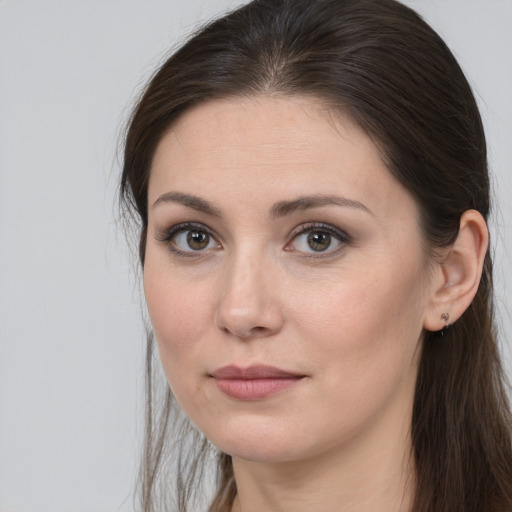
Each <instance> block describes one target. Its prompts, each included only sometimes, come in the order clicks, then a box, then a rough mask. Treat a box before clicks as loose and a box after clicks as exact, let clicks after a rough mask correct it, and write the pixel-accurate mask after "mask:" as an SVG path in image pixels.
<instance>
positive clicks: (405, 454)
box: [232, 420, 414, 512]
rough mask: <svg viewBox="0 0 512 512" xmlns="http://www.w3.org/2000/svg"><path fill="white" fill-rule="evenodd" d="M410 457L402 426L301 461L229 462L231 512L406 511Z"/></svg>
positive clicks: (411, 480) (411, 484)
mask: <svg viewBox="0 0 512 512" xmlns="http://www.w3.org/2000/svg"><path fill="white" fill-rule="evenodd" d="M403 424H407V425H410V420H409V421H407V422H404V423H403ZM395 425H396V424H395ZM381 427H382V425H381ZM393 433H394V435H393ZM411 453H412V443H411V439H410V432H409V428H408V427H407V428H404V429H403V431H401V432H399V431H397V430H396V429H392V430H391V431H390V430H389V429H386V428H384V429H383V428H379V429H377V431H376V432H373V433H363V434H361V435H360V436H357V438H354V439H352V440H351V442H350V443H347V444H345V445H344V446H343V448H342V449H339V450H329V451H328V453H327V454H325V453H324V454H322V455H321V456H320V455H319V456H316V457H311V458H309V459H306V460H301V461H289V462H279V463H268V462H253V461H247V460H243V459H238V458H236V457H233V468H234V472H235V479H236V483H237V489H238V495H237V498H236V500H235V503H234V506H233V509H232V512H260V511H261V510H266V511H268V512H289V511H290V510H293V511H294V512H306V511H308V512H311V511H317V510H322V512H340V511H341V512H363V511H364V512H410V510H411V507H412V498H413V492H414V464H413V462H412V460H413V458H412V455H411Z"/></svg>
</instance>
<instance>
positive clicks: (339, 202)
mask: <svg viewBox="0 0 512 512" xmlns="http://www.w3.org/2000/svg"><path fill="white" fill-rule="evenodd" d="M165 203H178V204H182V205H183V206H186V207H187V208H192V209H193V210H197V211H200V212H203V213H206V214H207V215H213V216H214V217H222V210H221V209H220V208H219V207H217V206H215V205H214V204H213V203H210V202H209V201H206V200H205V199H202V198H200V197H197V196H194V195H192V194H184V193H182V192H167V193H165V194H162V195H161V196H160V197H159V198H158V199H157V200H156V201H155V202H154V203H153V208H156V207H157V206H159V205H160V204H165ZM321 206H342V207H348V208H356V209H358V210H362V211H365V212H367V213H370V214H372V215H373V213H372V212H371V210H370V209H369V208H368V207H367V206H365V205H364V204H363V203H361V202H359V201H355V200H354V199H348V198H346V197H341V196H319V195H313V196H303V197H299V198H297V199H293V200H292V201H279V202H278V203H276V204H274V205H273V206H272V208H271V209H270V213H269V217H270V219H272V220H275V219H278V218H281V217H286V216H287V215H291V214H292V213H295V212H298V211H305V210H310V209H312V208H319V207H321Z"/></svg>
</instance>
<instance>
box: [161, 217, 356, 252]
mask: <svg viewBox="0 0 512 512" xmlns="http://www.w3.org/2000/svg"><path fill="white" fill-rule="evenodd" d="M187 231H201V232H204V233H206V234H207V235H208V236H210V237H211V239H212V240H213V241H214V242H215V243H216V244H217V245H218V246H219V247H221V244H220V243H219V242H218V241H217V236H216V235H215V234H212V232H211V229H210V228H208V227H207V226H205V225H204V224H201V223H191V222H185V223H180V224H176V225H175V226H172V227H171V228H170V229H167V230H165V231H164V232H162V233H161V234H159V235H157V236H156V237H155V238H156V240H157V241H159V242H163V243H165V244H167V246H168V247H169V250H170V251H171V252H172V253H173V254H175V255H176V256H178V257H184V258H199V257H201V256H204V255H205V253H206V251H201V250H198V251H194V250H193V249H191V250H190V251H182V250H180V249H178V248H177V247H176V245H175V244H174V243H173V239H174V238H175V237H176V236H177V235H179V234H181V233H186V232H187ZM312 232H321V233H328V234H329V235H331V236H332V237H333V238H334V239H335V240H337V241H338V242H339V244H340V245H339V247H337V248H334V249H327V250H325V251H318V252H317V253H315V252H314V251H313V252H311V253H309V252H306V251H296V252H298V253H300V254H301V256H302V257H304V258H308V259H319V258H328V257H330V256H333V255H336V254H338V253H339V252H340V251H341V250H343V248H344V247H345V246H346V245H348V244H350V243H351V242H352V238H351V237H350V236H349V235H348V234H347V233H346V232H344V231H342V230H340V229H338V228H336V227H334V226H332V225H330V224H325V223H323V222H309V223H306V224H301V225H300V226H298V227H297V228H295V229H294V230H293V231H292V232H291V234H290V237H291V239H290V241H289V242H288V243H287V244H286V246H285V250H286V251H290V252H291V251H293V250H294V249H288V248H287V247H288V246H289V245H290V244H292V243H293V242H294V241H296V240H297V239H298V238H299V237H301V236H302V235H305V234H306V233H312Z"/></svg>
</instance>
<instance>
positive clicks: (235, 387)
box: [215, 377, 302, 400]
mask: <svg viewBox="0 0 512 512" xmlns="http://www.w3.org/2000/svg"><path fill="white" fill-rule="evenodd" d="M300 380H302V377H270V378H264V379H218V378H216V379H215V384H217V387H218V388H219V389H220V390H221V391H222V392H223V393H224V394H226V395H228V396H229V397H231V398H236V399H237V400H262V399H264V398H268V397H271V396H273V395H277V394H278V393H280V392H281V391H284V390H286V389H288V388H290V387H292V386H293V385H294V384H297V383H298V382H299V381H300Z"/></svg>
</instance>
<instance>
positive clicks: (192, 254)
mask: <svg viewBox="0 0 512 512" xmlns="http://www.w3.org/2000/svg"><path fill="white" fill-rule="evenodd" d="M187 231H202V232H204V233H206V234H207V235H209V236H210V238H211V239H212V240H214V241H215V242H216V243H217V244H218V245H219V246H220V244H219V242H217V237H216V235H214V234H212V232H211V229H210V228H208V227H207V226H205V225H204V224H201V223H194V222H183V223H181V224H176V225H175V226H172V227H171V228H170V229H167V230H165V231H164V232H163V233H161V234H159V235H157V236H156V237H155V238H156V240H157V241H158V242H163V243H165V244H166V245H167V246H168V248H169V250H170V251H171V252H172V253H173V254H175V255H176V256H178V257H183V258H199V257H201V256H204V252H203V251H197V252H196V251H194V250H192V249H191V250H190V251H182V250H180V249H178V248H177V247H176V246H175V245H174V243H173V239H174V238H175V237H176V236H177V235H179V234H181V233H186V232H187Z"/></svg>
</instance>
